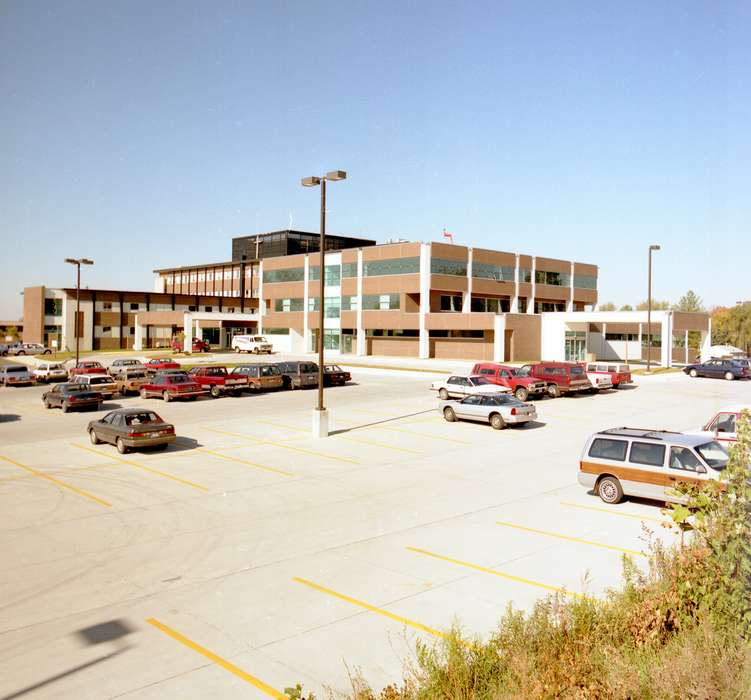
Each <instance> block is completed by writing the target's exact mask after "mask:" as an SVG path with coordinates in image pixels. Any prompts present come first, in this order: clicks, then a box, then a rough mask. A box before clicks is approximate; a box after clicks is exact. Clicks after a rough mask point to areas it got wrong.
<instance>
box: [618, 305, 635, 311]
mask: <svg viewBox="0 0 751 700" xmlns="http://www.w3.org/2000/svg"><path fill="white" fill-rule="evenodd" d="M620 310H621V311H633V310H634V307H633V306H631V304H624V305H623V306H621V309H620Z"/></svg>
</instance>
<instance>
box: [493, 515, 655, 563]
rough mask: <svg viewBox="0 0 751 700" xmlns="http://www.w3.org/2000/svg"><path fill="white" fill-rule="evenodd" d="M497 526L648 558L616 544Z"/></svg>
mask: <svg viewBox="0 0 751 700" xmlns="http://www.w3.org/2000/svg"><path fill="white" fill-rule="evenodd" d="M495 524H496V525H503V527H512V528H514V529H515V530H522V531H524V532H531V533H533V534H535V535H544V536H545V537H556V538H558V539H559V540H568V541H569V542H577V543H578V544H588V545H590V546H591V547H602V548H603V549H612V550H614V551H616V552H623V553H624V554H633V555H635V556H637V557H646V556H647V555H646V554H644V552H638V551H637V550H635V549H626V548H625V547H616V546H615V545H614V544H605V543H603V542H592V541H591V540H583V539H581V538H579V537H569V536H568V535H560V534H558V533H557V532H548V531H547V530H537V529H535V528H533V527H525V526H524V525H515V524H514V523H503V522H500V521H498V520H497V521H496V523H495Z"/></svg>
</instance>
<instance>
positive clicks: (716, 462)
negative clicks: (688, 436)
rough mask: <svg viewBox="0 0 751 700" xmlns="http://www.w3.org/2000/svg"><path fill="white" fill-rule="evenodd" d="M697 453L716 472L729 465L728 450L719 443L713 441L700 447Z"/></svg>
mask: <svg viewBox="0 0 751 700" xmlns="http://www.w3.org/2000/svg"><path fill="white" fill-rule="evenodd" d="M696 451H697V452H698V453H699V454H700V455H701V456H702V458H703V459H704V461H705V462H706V463H707V464H708V465H709V466H710V467H712V469H714V470H715V471H721V470H722V469H724V468H725V467H726V466H727V464H728V453H727V450H726V449H725V448H724V447H723V446H722V445H721V444H720V443H719V442H715V441H714V440H713V441H712V442H707V443H705V444H704V445H699V447H697V448H696Z"/></svg>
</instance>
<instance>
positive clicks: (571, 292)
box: [566, 262, 574, 311]
mask: <svg viewBox="0 0 751 700" xmlns="http://www.w3.org/2000/svg"><path fill="white" fill-rule="evenodd" d="M570 274H571V283H570V285H569V295H568V304H566V311H573V310H574V263H573V262H572V263H571V272H570Z"/></svg>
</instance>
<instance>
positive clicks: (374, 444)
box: [333, 435, 422, 455]
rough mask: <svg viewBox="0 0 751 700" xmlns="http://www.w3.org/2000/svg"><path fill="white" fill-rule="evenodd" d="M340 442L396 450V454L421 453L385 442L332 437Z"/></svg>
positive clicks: (340, 436) (338, 436) (342, 436)
mask: <svg viewBox="0 0 751 700" xmlns="http://www.w3.org/2000/svg"><path fill="white" fill-rule="evenodd" d="M333 437H337V438H339V439H340V440H346V441H347V442H359V443H360V444H361V445H371V446H372V447H383V448H385V449H387V450H396V451H397V452H406V453H407V454H413V455H420V454H422V452H419V451H418V450H411V449H409V448H408V447H398V446H397V445H387V444H386V443H385V442H378V441H377V440H366V439H365V438H354V437H345V436H344V435H334V436H333Z"/></svg>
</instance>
